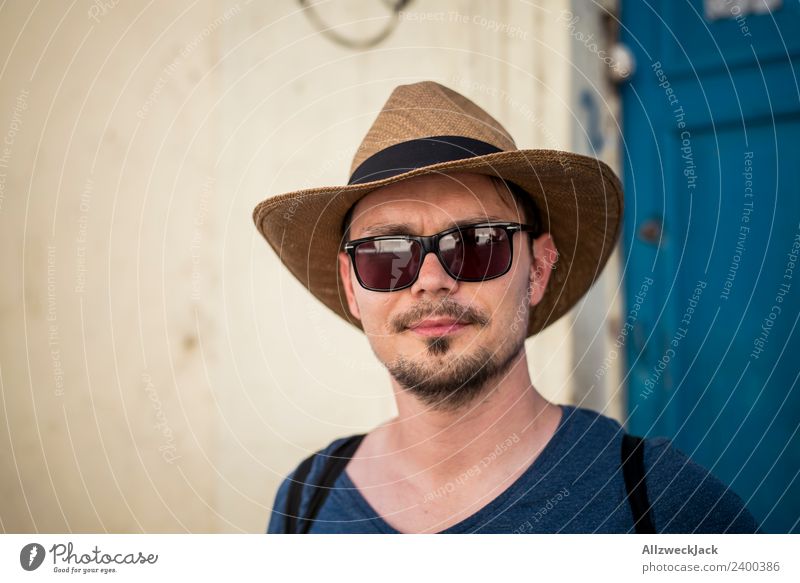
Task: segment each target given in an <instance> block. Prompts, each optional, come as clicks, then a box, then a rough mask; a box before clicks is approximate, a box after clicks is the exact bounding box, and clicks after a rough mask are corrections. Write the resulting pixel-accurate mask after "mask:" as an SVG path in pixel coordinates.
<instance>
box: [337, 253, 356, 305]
mask: <svg viewBox="0 0 800 583" xmlns="http://www.w3.org/2000/svg"><path fill="white" fill-rule="evenodd" d="M350 272H351V269H350V256H349V255H348V254H347V253H345V252H344V251H339V277H340V278H341V279H342V287H344V295H345V296H346V297H347V306H348V307H349V308H350V313H351V314H353V316H354V317H355V318H356V319H358V320H361V311H360V310H359V309H358V304H357V303H356V294H355V293H354V291H353V277H355V274H353V275H352V276H351V274H350Z"/></svg>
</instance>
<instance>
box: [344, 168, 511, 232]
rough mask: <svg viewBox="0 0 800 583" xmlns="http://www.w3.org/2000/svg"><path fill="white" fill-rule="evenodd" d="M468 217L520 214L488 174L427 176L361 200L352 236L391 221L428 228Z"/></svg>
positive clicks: (374, 191)
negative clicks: (510, 204) (502, 194)
mask: <svg viewBox="0 0 800 583" xmlns="http://www.w3.org/2000/svg"><path fill="white" fill-rule="evenodd" d="M507 196H510V195H507ZM467 216H469V217H473V216H487V217H489V216H491V217H494V218H498V219H503V220H509V221H514V220H517V217H518V215H517V213H516V212H515V211H514V209H513V207H511V206H509V203H508V201H507V200H506V199H504V197H503V196H501V194H500V193H499V192H498V190H497V188H496V187H495V185H494V183H493V182H492V180H491V179H490V178H489V177H488V176H485V175H483V174H475V173H467V172H460V173H452V174H447V175H444V174H433V175H423V176H418V177H415V178H413V179H410V180H404V181H402V182H397V183H395V184H391V185H389V186H384V187H383V188H379V189H377V190H373V191H372V192H370V193H369V194H367V195H366V196H364V198H362V199H361V200H359V201H358V202H357V203H356V205H355V206H354V207H353V213H352V220H351V223H350V224H351V235H352V236H358V234H359V233H361V232H362V231H363V230H364V229H367V228H369V227H370V226H373V225H376V224H381V223H386V222H390V221H391V222H392V223H407V224H409V225H417V226H418V227H419V228H420V229H424V228H425V227H428V226H431V227H438V226H449V224H451V223H453V222H454V221H457V220H459V219H460V218H463V217H467Z"/></svg>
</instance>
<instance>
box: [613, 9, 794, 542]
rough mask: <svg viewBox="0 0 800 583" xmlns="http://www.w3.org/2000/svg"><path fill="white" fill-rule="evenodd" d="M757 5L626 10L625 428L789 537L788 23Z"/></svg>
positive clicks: (787, 15)
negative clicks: (687, 464) (671, 453)
mask: <svg viewBox="0 0 800 583" xmlns="http://www.w3.org/2000/svg"><path fill="white" fill-rule="evenodd" d="M766 4H769V5H771V6H772V9H771V13H770V12H758V10H757V9H753V7H757V6H761V7H762V8H763V6H764V5H765V3H764V0H759V1H758V2H747V1H743V0H738V1H737V0H719V1H714V0H706V1H703V0H686V1H684V0H681V1H674V0H656V1H651V2H649V3H648V2H640V1H638V0H629V1H625V0H623V2H622V14H621V22H622V31H623V33H622V35H621V40H622V42H623V43H624V44H625V45H627V47H628V48H630V49H631V51H632V52H633V55H634V58H635V62H636V69H635V72H634V74H633V76H632V77H631V78H630V80H629V82H628V83H627V84H625V85H624V86H623V87H622V88H621V91H622V103H623V124H624V126H623V127H624V130H623V131H624V138H625V139H624V143H623V152H622V154H623V157H624V169H623V174H624V182H625V189H626V209H625V210H626V214H625V230H624V240H623V252H624V286H625V296H626V309H627V311H628V312H627V317H628V320H627V321H628V323H629V324H631V326H630V334H628V337H627V338H628V339H627V342H626V346H625V350H626V357H627V371H628V376H627V382H628V387H627V389H628V397H629V398H628V413H629V415H630V418H629V424H628V428H629V430H630V431H631V432H634V433H638V434H642V435H649V436H655V435H666V436H669V437H672V438H673V439H674V443H675V445H676V446H677V447H679V448H680V449H681V450H683V451H684V452H685V453H686V454H687V455H689V456H690V457H691V458H692V459H694V460H695V461H697V462H698V463H700V464H701V465H703V466H705V467H706V468H708V469H710V470H711V471H712V473H713V474H714V475H716V476H717V477H719V478H720V479H721V480H723V481H724V482H726V483H727V484H728V485H730V486H731V488H732V489H733V490H734V491H735V492H736V493H737V494H739V495H740V496H741V497H742V499H744V500H745V502H746V503H747V506H748V508H749V509H750V511H751V512H752V513H753V514H754V515H755V516H756V518H757V519H758V520H759V522H760V523H761V524H762V528H763V530H764V531H765V532H775V533H787V532H795V533H796V532H800V476H799V475H798V472H800V432H799V431H798V428H799V427H800V386H799V385H800V382H798V376H799V375H800V330H798V317H800V75H798V73H800V67H797V66H795V64H796V63H797V62H798V59H800V5H799V4H798V2H796V1H791V2H789V1H784V2H767V3H766ZM748 8H750V9H752V10H753V11H748ZM649 282H652V283H649Z"/></svg>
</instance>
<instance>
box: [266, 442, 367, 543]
mask: <svg viewBox="0 0 800 583" xmlns="http://www.w3.org/2000/svg"><path fill="white" fill-rule="evenodd" d="M356 435H358V434H355V435H349V436H346V437H340V438H337V439H334V440H333V441H331V442H330V443H329V444H328V445H326V446H325V447H323V448H322V449H319V450H317V451H315V452H314V453H312V454H310V455H308V456H306V457H305V458H303V460H302V461H301V462H300V463H298V464H297V466H296V467H295V468H294V469H293V470H292V471H291V472H289V474H288V475H287V476H286V477H285V478H284V479H283V481H282V482H281V484H280V486H278V491H277V492H276V494H275V499H274V502H273V504H272V511H271V513H270V519H269V526H268V527H267V533H268V534H276V533H281V532H283V531H284V528H285V525H286V518H287V508H286V505H287V502H288V498H289V490H290V489H291V487H292V485H293V484H297V485H299V486H303V489H302V496H301V499H300V514H301V515H302V514H304V513H305V510H306V508H307V506H308V502H309V500H310V498H311V488H307V487H305V486H306V485H307V484H308V485H312V484H316V483H318V482H319V479H320V477H321V474H322V471H323V468H324V467H325V465H326V463H327V461H328V460H329V459H330V457H331V455H333V454H334V452H335V451H336V450H337V449H338V448H339V447H341V446H342V445H343V444H344V443H345V442H346V441H347V440H349V439H351V438H353V437H356ZM309 460H310V462H309ZM308 463H310V464H311V465H310V468H308V472H307V474H306V475H305V476H302V475H300V473H301V472H300V469H301V467H303V466H304V464H308ZM304 469H305V468H304ZM302 473H305V471H304V472H302Z"/></svg>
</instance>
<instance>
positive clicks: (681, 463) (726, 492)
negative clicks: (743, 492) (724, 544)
mask: <svg viewBox="0 0 800 583" xmlns="http://www.w3.org/2000/svg"><path fill="white" fill-rule="evenodd" d="M644 463H645V472H646V484H647V493H648V497H649V499H650V503H651V504H652V508H653V521H654V522H655V525H656V528H657V529H658V531H659V532H663V533H756V532H760V530H759V528H758V523H757V522H756V520H755V518H754V517H753V515H752V514H750V512H749V511H748V510H747V508H746V506H745V503H744V501H743V500H742V499H741V498H740V497H739V496H738V495H737V494H736V493H735V492H734V491H733V490H732V489H731V488H729V487H728V486H727V485H726V484H725V483H724V482H723V481H722V480H720V479H719V478H717V477H716V476H714V475H713V474H712V473H711V472H710V471H708V470H707V469H706V468H705V467H703V466H701V465H700V464H698V463H696V462H695V461H693V460H692V459H691V458H690V457H689V456H688V455H686V453H684V452H683V451H682V450H680V449H678V448H677V447H676V446H675V445H674V443H673V442H672V440H671V439H668V438H666V437H651V438H647V439H645V441H644Z"/></svg>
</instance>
